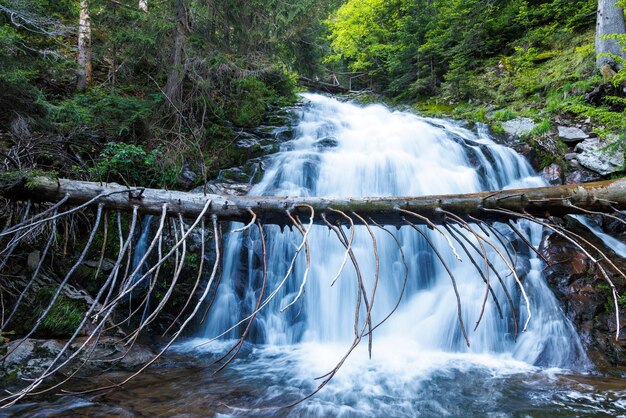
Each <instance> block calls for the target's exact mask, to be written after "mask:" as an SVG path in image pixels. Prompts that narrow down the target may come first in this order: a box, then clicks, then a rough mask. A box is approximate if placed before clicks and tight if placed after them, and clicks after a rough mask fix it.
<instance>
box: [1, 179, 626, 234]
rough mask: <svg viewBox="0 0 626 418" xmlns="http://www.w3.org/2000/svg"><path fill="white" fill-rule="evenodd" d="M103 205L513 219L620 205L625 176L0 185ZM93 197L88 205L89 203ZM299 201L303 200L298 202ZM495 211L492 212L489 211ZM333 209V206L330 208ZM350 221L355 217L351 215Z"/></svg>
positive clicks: (384, 219)
mask: <svg viewBox="0 0 626 418" xmlns="http://www.w3.org/2000/svg"><path fill="white" fill-rule="evenodd" d="M102 194H108V195H107V196H104V197H101V198H100V199H98V201H97V203H102V204H103V205H104V206H105V207H106V208H109V209H119V210H123V211H131V210H132V209H133V207H134V206H137V207H138V210H139V211H140V212H142V213H147V214H160V213H161V211H162V208H163V204H164V203H167V205H168V207H167V210H168V214H169V215H170V216H174V215H176V216H177V215H178V214H181V215H183V216H184V217H186V218H196V217H198V216H199V215H200V213H201V212H202V210H203V208H204V207H205V205H206V202H207V201H208V200H210V201H211V204H210V206H209V209H208V211H207V212H206V214H207V216H208V215H213V214H214V215H216V216H217V217H218V218H219V219H220V220H223V221H240V222H248V221H249V220H250V219H251V218H252V217H251V214H250V210H251V211H253V212H254V213H255V214H256V215H257V216H258V217H259V219H261V221H262V222H263V223H265V224H277V225H290V224H291V220H290V218H289V216H288V214H287V211H290V212H291V214H292V215H298V216H300V219H301V220H302V222H304V223H306V222H308V220H309V216H310V215H311V210H310V207H312V208H313V209H314V210H315V217H314V223H317V224H323V223H324V222H323V218H322V216H321V215H322V214H324V215H325V216H326V218H327V219H328V220H329V221H331V222H333V221H335V220H343V217H342V216H341V215H340V214H338V213H337V212H335V211H342V212H344V213H346V214H348V215H350V214H352V212H355V213H358V214H359V215H360V216H361V217H363V218H365V219H367V220H369V219H373V220H375V221H376V222H378V223H380V224H385V225H395V226H402V225H405V222H404V218H406V219H408V220H410V221H411V222H413V223H421V224H423V223H424V222H425V221H423V220H420V219H418V218H416V217H414V216H412V215H410V214H407V213H406V212H402V211H401V209H402V210H406V211H411V212H414V213H417V214H419V215H421V216H424V217H426V218H428V219H429V220H430V221H431V222H433V223H441V222H442V221H443V220H444V215H445V214H444V211H448V212H452V213H454V214H455V215H457V216H460V217H461V218H463V219H466V220H470V219H471V217H474V218H478V219H482V220H485V221H495V220H507V219H511V218H512V219H515V218H517V216H515V215H514V214H506V213H502V212H499V211H497V210H504V211H507V210H509V211H515V212H520V213H522V212H523V213H525V214H528V215H531V216H536V217H539V218H547V217H549V216H564V215H566V214H584V213H586V212H585V211H594V212H604V213H612V212H614V211H615V210H626V178H623V179H619V180H607V181H602V182H596V183H586V184H576V185H565V186H550V187H539V188H529V189H516V190H502V191H496V192H480V193H470V194H461V195H442V196H420V197H386V198H326V197H270V196H221V195H206V196H205V195H203V194H201V193H191V192H177V191H168V190H161V189H148V188H131V189H128V188H127V187H126V186H121V185H119V184H115V183H112V184H104V183H92V182H85V181H75V180H66V179H59V180H51V179H48V178H44V177H41V178H36V179H35V181H33V179H30V180H28V179H26V178H24V179H23V181H21V182H18V183H14V184H13V185H12V186H10V187H9V186H5V187H4V188H3V189H0V196H3V197H5V198H7V199H12V200H28V199H30V200H33V201H38V202H56V201H59V200H60V199H61V198H63V197H64V196H66V195H67V196H69V199H68V201H67V202H66V204H67V205H74V206H76V205H79V204H83V203H85V202H88V201H90V200H92V199H94V198H95V197H96V196H98V195H102ZM94 204H96V203H95V202H94ZM305 205H308V207H307V206H305ZM494 209H495V210H496V211H493V210H494ZM333 210H335V211H333ZM354 221H355V223H359V221H358V219H356V217H354Z"/></svg>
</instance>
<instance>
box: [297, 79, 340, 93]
mask: <svg viewBox="0 0 626 418" xmlns="http://www.w3.org/2000/svg"><path fill="white" fill-rule="evenodd" d="M298 81H299V82H300V84H302V85H303V86H304V87H308V88H310V89H313V90H316V91H322V92H325V93H332V94H348V93H350V91H351V90H350V89H349V88H345V87H342V86H339V85H336V84H330V83H325V82H323V81H317V80H311V79H310V78H307V77H300V78H299V79H298Z"/></svg>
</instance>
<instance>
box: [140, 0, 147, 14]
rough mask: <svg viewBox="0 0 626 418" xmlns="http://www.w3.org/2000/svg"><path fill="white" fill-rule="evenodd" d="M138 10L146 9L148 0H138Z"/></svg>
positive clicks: (144, 10) (143, 10) (145, 10)
mask: <svg viewBox="0 0 626 418" xmlns="http://www.w3.org/2000/svg"><path fill="white" fill-rule="evenodd" d="M139 10H141V11H142V12H147V11H148V0H139Z"/></svg>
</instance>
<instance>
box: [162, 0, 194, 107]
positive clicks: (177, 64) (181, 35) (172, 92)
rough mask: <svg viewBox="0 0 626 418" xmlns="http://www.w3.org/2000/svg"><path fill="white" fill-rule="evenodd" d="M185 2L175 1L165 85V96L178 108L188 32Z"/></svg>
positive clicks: (181, 90)
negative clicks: (173, 25) (171, 40)
mask: <svg viewBox="0 0 626 418" xmlns="http://www.w3.org/2000/svg"><path fill="white" fill-rule="evenodd" d="M188 20H189V19H188V16H187V7H186V5H185V0H177V1H176V26H175V27H174V32H173V45H172V52H171V54H170V62H169V70H168V73H167V83H166V84H165V95H166V96H167V98H168V101H169V103H170V104H171V105H172V106H174V107H176V108H178V106H179V105H180V102H181V100H182V96H183V79H184V78H185V69H184V67H183V57H184V53H185V44H186V42H187V33H188V32H189V21H188Z"/></svg>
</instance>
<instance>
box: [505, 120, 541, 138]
mask: <svg viewBox="0 0 626 418" xmlns="http://www.w3.org/2000/svg"><path fill="white" fill-rule="evenodd" d="M535 126H536V124H535V122H534V121H533V120H532V119H530V118H515V119H511V120H508V121H506V122H502V129H504V132H505V133H506V134H507V135H509V136H524V135H528V134H529V133H530V132H531V131H532V130H533V129H535Z"/></svg>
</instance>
